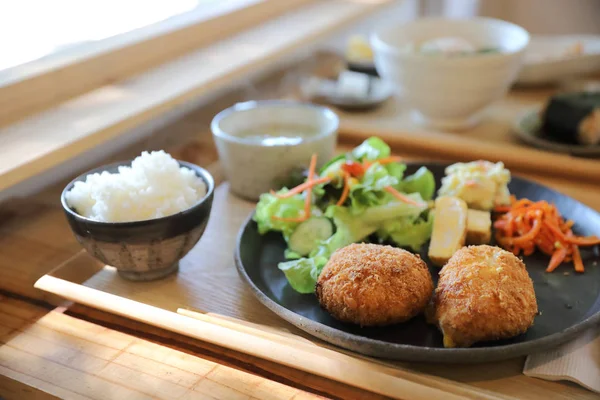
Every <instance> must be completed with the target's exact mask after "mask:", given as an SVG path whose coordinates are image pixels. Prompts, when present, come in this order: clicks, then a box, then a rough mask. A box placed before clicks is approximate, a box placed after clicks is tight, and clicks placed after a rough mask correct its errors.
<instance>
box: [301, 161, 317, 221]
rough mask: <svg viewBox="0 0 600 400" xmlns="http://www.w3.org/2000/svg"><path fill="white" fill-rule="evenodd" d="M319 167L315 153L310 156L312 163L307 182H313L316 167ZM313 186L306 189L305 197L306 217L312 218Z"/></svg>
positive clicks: (309, 167)
mask: <svg viewBox="0 0 600 400" xmlns="http://www.w3.org/2000/svg"><path fill="white" fill-rule="evenodd" d="M316 168H317V154H316V153H315V154H313V155H312V157H311V158H310V164H309V166H308V179H307V182H312V181H313V180H314V179H315V169H316ZM312 188H313V187H312V186H309V187H308V188H307V189H306V193H305V198H304V218H305V219H309V218H310V206H311V205H312Z"/></svg>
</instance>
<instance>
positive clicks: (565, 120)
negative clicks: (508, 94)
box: [542, 92, 600, 145]
mask: <svg viewBox="0 0 600 400" xmlns="http://www.w3.org/2000/svg"><path fill="white" fill-rule="evenodd" d="M542 121H543V125H542V132H543V133H544V135H545V136H547V137H548V138H550V139H553V140H556V141H559V142H563V143H571V144H581V145H597V144H600V92H577V93H564V94H559V95H556V96H553V97H552V98H551V99H550V101H549V102H548V105H547V106H546V108H545V110H544V111H543V113H542Z"/></svg>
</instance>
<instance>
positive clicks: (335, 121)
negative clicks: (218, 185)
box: [211, 100, 339, 200]
mask: <svg viewBox="0 0 600 400" xmlns="http://www.w3.org/2000/svg"><path fill="white" fill-rule="evenodd" d="M338 127H339V118H338V116H337V115H336V114H335V113H334V112H333V111H331V110H330V109H329V108H326V107H322V106H318V105H315V104H310V103H301V102H295V101H284V100H265V101H251V102H245V103H238V104H236V105H234V106H232V107H230V108H227V109H225V110H223V111H221V112H220V113H219V114H217V115H216V116H215V117H214V118H213V120H212V123H211V130H212V133H213V137H214V140H215V144H216V146H217V151H218V153H219V159H220V160H221V163H222V165H223V168H224V172H225V175H226V177H227V179H228V181H229V187H230V190H231V191H232V192H233V193H234V194H236V195H238V196H240V197H243V198H245V199H248V200H257V199H258V198H259V197H260V195H261V194H262V193H265V192H268V191H269V190H271V189H275V190H277V189H279V188H280V186H281V182H283V181H285V179H286V177H288V176H289V175H290V174H291V173H292V171H295V170H297V169H299V168H306V167H307V166H308V164H309V162H310V158H311V155H312V154H313V153H316V154H317V157H318V158H317V160H318V162H317V165H318V166H321V165H323V164H324V163H325V162H327V160H329V159H330V158H331V157H332V156H333V154H334V151H335V145H336V141H337V132H338Z"/></svg>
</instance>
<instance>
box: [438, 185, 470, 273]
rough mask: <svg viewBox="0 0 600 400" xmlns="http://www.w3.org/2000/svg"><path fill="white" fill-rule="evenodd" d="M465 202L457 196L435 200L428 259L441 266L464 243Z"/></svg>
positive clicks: (465, 226)
mask: <svg viewBox="0 0 600 400" xmlns="http://www.w3.org/2000/svg"><path fill="white" fill-rule="evenodd" d="M467 212H468V208H467V203H465V201H464V200H462V199H459V198H458V197H452V196H444V197H438V198H437V199H436V200H435V210H434V214H433V215H434V219H433V232H432V234H431V241H430V243H429V259H431V262H433V263H434V264H435V265H437V266H440V267H441V266H443V265H444V264H445V263H446V262H447V261H448V260H449V259H450V257H452V255H453V254H454V253H455V252H456V251H457V250H458V249H460V248H462V247H463V246H464V245H465V239H466V236H467Z"/></svg>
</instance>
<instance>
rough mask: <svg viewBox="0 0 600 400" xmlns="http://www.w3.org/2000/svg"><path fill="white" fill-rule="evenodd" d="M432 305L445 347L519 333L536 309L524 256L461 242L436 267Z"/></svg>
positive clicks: (531, 320) (464, 344) (434, 318)
mask: <svg viewBox="0 0 600 400" xmlns="http://www.w3.org/2000/svg"><path fill="white" fill-rule="evenodd" d="M433 307H434V308H435V310H434V315H433V321H434V322H435V323H436V324H437V325H438V326H439V328H440V330H441V331H442V333H443V335H444V346H445V347H468V346H471V345H472V344H473V343H476V342H481V341H488V340H498V339H508V338H511V337H513V336H517V335H519V334H521V333H524V332H526V331H527V329H529V327H531V325H533V319H534V317H535V315H536V314H537V311H538V308H537V302H536V299H535V292H534V290H533V282H532V281H531V278H530V277H529V274H528V273H527V270H526V269H525V264H523V261H521V260H520V259H519V258H518V257H516V256H515V255H514V254H512V253H510V252H508V251H505V250H502V249H501V248H498V247H493V246H487V245H482V246H469V247H463V248H462V249H460V250H459V251H457V252H456V253H455V254H454V255H453V256H452V258H451V259H450V260H449V261H448V263H447V264H446V265H445V266H444V268H442V270H441V271H440V278H439V282H438V287H437V288H436V290H435V295H434V298H433Z"/></svg>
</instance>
